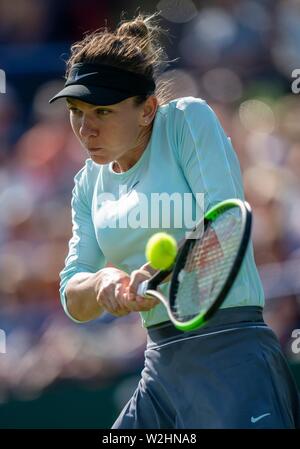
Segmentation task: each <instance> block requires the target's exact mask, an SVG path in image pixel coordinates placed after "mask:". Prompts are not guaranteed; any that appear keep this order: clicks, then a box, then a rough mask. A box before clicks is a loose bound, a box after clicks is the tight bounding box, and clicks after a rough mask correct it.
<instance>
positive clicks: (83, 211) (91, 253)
mask: <svg viewBox="0 0 300 449" xmlns="http://www.w3.org/2000/svg"><path fill="white" fill-rule="evenodd" d="M88 167H89V166H88V164H86V165H85V167H83V168H82V169H81V170H80V171H79V172H78V173H77V175H76V176H75V178H74V182H75V185H74V188H73V191H72V201H71V206H72V237H71V239H70V241H69V251H68V255H67V258H66V260H65V266H64V268H63V270H62V271H61V272H60V290H59V292H60V298H61V303H62V306H63V309H64V311H65V313H66V315H67V316H68V317H69V318H70V319H71V320H73V321H75V322H76V323H81V322H82V321H78V320H76V319H75V318H73V317H72V316H71V315H70V313H69V312H68V309H67V303H66V297H65V290H66V286H67V283H68V281H69V280H70V279H71V278H72V277H73V276H74V275H75V274H77V273H82V272H86V273H95V272H96V271H98V270H100V269H101V268H103V267H104V265H105V258H104V256H103V253H102V251H101V249H100V247H99V245H98V242H97V239H96V235H95V230H94V225H93V221H92V216H91V199H90V198H89V197H91V195H90V192H89V190H90V188H89V184H88V175H89V173H88Z"/></svg>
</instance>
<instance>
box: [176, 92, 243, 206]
mask: <svg viewBox="0 0 300 449" xmlns="http://www.w3.org/2000/svg"><path fill="white" fill-rule="evenodd" d="M176 112H177V118H176V122H177V126H176V128H177V136H176V142H177V145H176V146H177V149H178V157H179V161H180V164H181V167H182V170H183V173H184V176H185V178H186V180H187V182H188V184H189V187H190V189H191V190H192V192H193V194H194V195H195V194H196V193H203V194H204V211H205V212H207V210H208V209H209V208H210V207H212V206H213V205H214V204H216V203H218V202H220V201H223V200H225V199H230V198H241V199H243V187H242V178H241V172H240V166H239V161H238V158H237V155H236V153H235V151H234V149H233V147H232V145H231V141H230V139H229V138H228V137H227V136H226V135H225V132H224V130H223V128H222V126H221V124H220V122H219V120H218V118H217V116H216V114H215V113H214V111H213V110H212V109H211V108H210V107H209V106H208V105H207V103H206V102H205V101H203V100H201V99H197V98H193V97H186V98H183V99H181V101H179V102H178V103H177V111H176Z"/></svg>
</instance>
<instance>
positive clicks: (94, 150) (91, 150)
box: [87, 148, 103, 154]
mask: <svg viewBox="0 0 300 449" xmlns="http://www.w3.org/2000/svg"><path fill="white" fill-rule="evenodd" d="M87 150H88V152H89V153H91V154H97V153H100V152H101V151H103V148H88V149H87Z"/></svg>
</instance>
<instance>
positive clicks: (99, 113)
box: [96, 109, 110, 115]
mask: <svg viewBox="0 0 300 449" xmlns="http://www.w3.org/2000/svg"><path fill="white" fill-rule="evenodd" d="M96 113H97V115H108V114H109V113H110V111H109V110H108V109H96Z"/></svg>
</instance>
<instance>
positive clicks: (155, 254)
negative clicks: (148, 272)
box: [146, 232, 177, 270]
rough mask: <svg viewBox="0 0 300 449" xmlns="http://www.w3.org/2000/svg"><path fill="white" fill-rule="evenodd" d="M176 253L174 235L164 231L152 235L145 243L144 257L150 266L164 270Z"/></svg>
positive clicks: (171, 262) (172, 260) (170, 263)
mask: <svg viewBox="0 0 300 449" xmlns="http://www.w3.org/2000/svg"><path fill="white" fill-rule="evenodd" d="M176 254H177V243H176V240H175V239H174V237H172V236H171V235H170V234H167V233H166V232H157V233H156V234H154V235H152V237H150V239H149V240H148V242H147V245H146V258H147V260H148V262H149V263H150V265H151V266H152V268H155V269H156V270H166V269H168V268H170V266H171V265H172V264H173V262H174V260H175V257H176Z"/></svg>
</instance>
